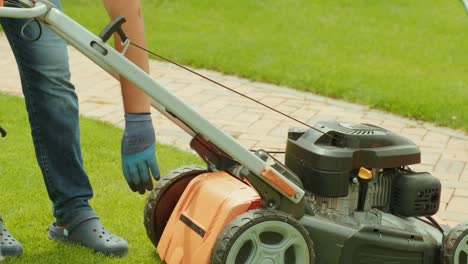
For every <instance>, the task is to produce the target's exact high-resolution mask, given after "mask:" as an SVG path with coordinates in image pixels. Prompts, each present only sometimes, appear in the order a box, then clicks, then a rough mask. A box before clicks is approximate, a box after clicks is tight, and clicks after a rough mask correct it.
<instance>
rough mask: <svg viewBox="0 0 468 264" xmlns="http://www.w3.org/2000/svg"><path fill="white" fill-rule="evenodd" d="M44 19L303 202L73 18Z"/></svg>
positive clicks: (57, 14)
mask: <svg viewBox="0 0 468 264" xmlns="http://www.w3.org/2000/svg"><path fill="white" fill-rule="evenodd" d="M43 20H44V22H45V23H47V24H48V26H49V27H50V28H51V29H52V30H53V31H54V32H56V33H57V34H59V35H60V36H62V37H63V38H64V39H66V40H67V41H69V42H70V43H71V44H72V45H73V46H74V47H75V48H76V49H78V50H79V51H80V52H82V53H83V54H84V55H86V56H87V57H89V58H90V59H91V60H93V61H94V62H95V63H96V64H98V65H99V66H101V67H102V68H104V69H106V70H107V71H111V72H116V73H118V74H120V75H121V76H123V77H125V78H126V79H127V80H129V81H131V82H132V83H134V84H135V85H136V86H138V87H139V88H140V89H141V90H143V91H144V92H145V93H146V94H148V95H149V96H150V97H151V98H152V99H154V100H155V101H156V102H158V103H159V105H160V106H163V107H164V108H165V110H166V111H169V112H170V113H172V114H173V115H175V116H176V117H177V118H178V119H180V120H182V121H183V123H184V124H187V125H188V126H189V127H190V128H191V129H192V130H193V131H194V132H196V133H199V134H200V135H202V136H203V137H204V138H205V139H206V140H208V141H211V142H213V143H214V144H215V145H216V146H218V147H219V148H220V149H222V150H223V151H225V152H226V153H228V154H229V155H231V156H232V157H233V158H235V159H236V160H237V161H238V162H240V163H241V164H243V165H244V166H246V167H247V168H248V169H249V170H250V171H252V173H254V174H255V175H257V176H259V177H261V178H262V179H263V180H264V181H265V182H267V183H268V184H269V185H271V186H272V187H273V188H275V189H276V190H278V191H279V192H280V193H282V194H283V195H284V196H285V197H287V198H288V199H290V200H291V201H292V202H294V203H298V202H299V201H300V200H301V199H302V197H303V196H304V191H303V190H302V189H301V188H299V187H298V186H297V185H295V184H294V183H293V182H291V181H290V180H288V179H287V178H286V177H284V176H283V175H281V174H280V173H279V172H277V171H276V170H274V169H273V168H271V166H269V165H267V164H266V163H265V162H264V161H263V160H261V159H260V158H258V157H257V156H256V155H254V154H253V153H251V152H250V151H249V150H248V149H246V148H244V147H243V146H242V145H240V144H239V143H238V142H237V141H236V140H234V139H233V138H232V137H231V136H230V135H228V134H226V133H224V132H223V131H221V130H220V129H219V128H217V127H216V126H215V125H214V124H213V123H211V122H210V121H209V120H207V119H206V118H204V117H203V116H202V115H201V114H200V113H198V112H197V111H196V110H195V109H193V108H191V107H190V106H189V105H187V104H186V103H184V102H183V101H181V100H180V99H179V98H177V97H176V96H175V95H174V94H173V93H171V92H170V91H168V90H167V89H166V88H164V87H163V86H162V85H160V84H159V83H157V82H156V81H155V80H153V79H152V78H151V77H150V76H149V75H148V74H146V73H145V72H144V71H142V70H141V69H140V68H138V67H137V66H136V65H134V64H133V63H132V62H131V61H129V60H128V59H127V58H125V57H124V56H123V55H122V54H120V53H119V52H117V51H116V50H114V49H113V48H112V47H110V46H109V45H107V44H106V43H104V42H102V40H101V39H99V38H98V37H96V36H95V35H94V34H92V33H91V32H89V31H88V30H87V29H85V28H84V27H82V26H81V25H80V24H78V23H77V22H75V21H74V20H73V19H71V18H69V17H68V16H66V15H65V14H64V13H62V12H61V11H59V10H57V9H56V8H51V9H50V10H49V12H47V14H46V15H45V16H44V17H43ZM157 110H158V111H160V112H162V111H164V109H163V108H162V107H159V109H157ZM163 114H165V113H163ZM264 168H268V169H269V170H270V171H272V172H274V173H275V174H277V175H278V176H279V177H281V178H282V180H283V181H284V182H286V183H287V184H288V185H289V186H291V187H292V188H293V189H294V190H295V195H294V196H290V195H287V194H286V193H285V192H284V191H282V190H281V189H280V188H279V187H277V186H276V185H275V184H274V183H272V182H270V181H269V180H268V179H265V178H263V177H262V176H260V175H261V173H262V171H263V170H264Z"/></svg>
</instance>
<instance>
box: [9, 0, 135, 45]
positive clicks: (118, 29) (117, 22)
mask: <svg viewBox="0 0 468 264" xmlns="http://www.w3.org/2000/svg"><path fill="white" fill-rule="evenodd" d="M0 1H1V0H0ZM126 21H127V20H125V17H123V16H117V17H116V18H114V19H112V21H111V22H110V23H109V24H107V26H106V27H105V28H104V29H103V30H102V31H101V33H100V34H99V37H100V38H101V39H102V41H104V42H107V41H108V40H109V38H110V37H111V36H112V34H114V33H117V34H119V36H120V39H121V41H122V43H125V42H127V40H128V37H127V35H125V33H124V31H123V29H122V24H123V23H125V22H126Z"/></svg>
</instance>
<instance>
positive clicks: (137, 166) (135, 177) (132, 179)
mask: <svg viewBox="0 0 468 264" xmlns="http://www.w3.org/2000/svg"><path fill="white" fill-rule="evenodd" d="M155 141H156V140H155V136H154V128H153V124H152V123H151V115H150V114H149V113H143V114H125V131H124V135H123V138H122V148H121V153H122V170H123V173H124V176H125V179H126V180H127V183H128V185H129V186H130V189H132V191H134V192H136V191H138V192H139V193H140V194H143V193H145V190H148V191H150V190H152V189H153V180H152V179H151V176H152V177H153V178H154V179H155V180H159V167H158V163H157V161H156V154H155Z"/></svg>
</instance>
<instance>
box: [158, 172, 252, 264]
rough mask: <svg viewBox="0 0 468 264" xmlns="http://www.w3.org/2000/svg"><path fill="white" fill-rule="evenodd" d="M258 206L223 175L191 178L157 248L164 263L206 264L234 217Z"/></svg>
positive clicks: (247, 190)
mask: <svg viewBox="0 0 468 264" xmlns="http://www.w3.org/2000/svg"><path fill="white" fill-rule="evenodd" d="M259 206H260V196H259V195H258V194H257V192H256V191H255V190H253V189H252V188H251V187H250V186H248V185H246V184H245V183H244V182H242V181H240V180H239V179H237V178H234V177H232V176H230V175H229V174H227V173H226V172H211V173H205V174H202V175H200V176H198V177H196V178H195V179H193V180H192V181H191V182H190V184H189V185H188V186H187V188H186V190H185V191H184V193H183V194H182V196H181V197H180V200H179V202H178V203H177V205H176V207H175V209H174V211H173V213H172V215H171V217H170V218H169V221H168V223H167V226H166V228H165V229H164V232H163V234H162V236H161V240H160V242H159V244H158V246H157V251H158V253H159V256H160V257H161V260H163V261H165V262H166V263H168V264H177V263H209V260H210V256H211V250H212V248H213V246H214V244H215V242H216V239H217V237H218V235H219V234H220V233H221V232H222V230H223V228H224V227H225V226H226V224H228V223H229V222H230V221H231V220H233V219H234V218H235V217H236V216H238V215H240V214H242V213H245V212H247V211H248V210H251V209H255V208H258V207H259Z"/></svg>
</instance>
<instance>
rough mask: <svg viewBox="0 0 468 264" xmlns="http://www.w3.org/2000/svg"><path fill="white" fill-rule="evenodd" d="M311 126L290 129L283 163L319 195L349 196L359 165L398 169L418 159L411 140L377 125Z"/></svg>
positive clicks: (417, 149)
mask: <svg viewBox="0 0 468 264" xmlns="http://www.w3.org/2000/svg"><path fill="white" fill-rule="evenodd" d="M314 128H315V129H308V130H297V129H291V130H290V131H289V133H288V142H287V145H286V156H285V164H286V166H287V167H288V168H289V169H291V170H292V171H293V172H295V173H296V174H297V175H298V176H299V177H300V178H301V180H302V182H303V183H304V187H305V189H306V190H308V191H311V192H312V193H314V194H317V195H320V196H324V197H343V196H346V195H348V185H349V183H350V179H351V178H352V177H354V176H355V175H356V171H357V170H358V169H359V168H360V167H365V168H368V169H372V168H381V169H383V168H398V167H401V166H406V165H410V164H416V163H419V162H420V160H421V157H420V151H419V148H418V147H417V146H416V145H415V144H414V143H413V142H411V141H410V140H409V139H407V138H404V137H402V136H399V135H397V134H395V133H392V132H390V131H388V130H386V129H384V128H381V127H378V126H374V125H369V124H356V123H344V122H334V121H331V122H319V123H317V125H315V126H314Z"/></svg>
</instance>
